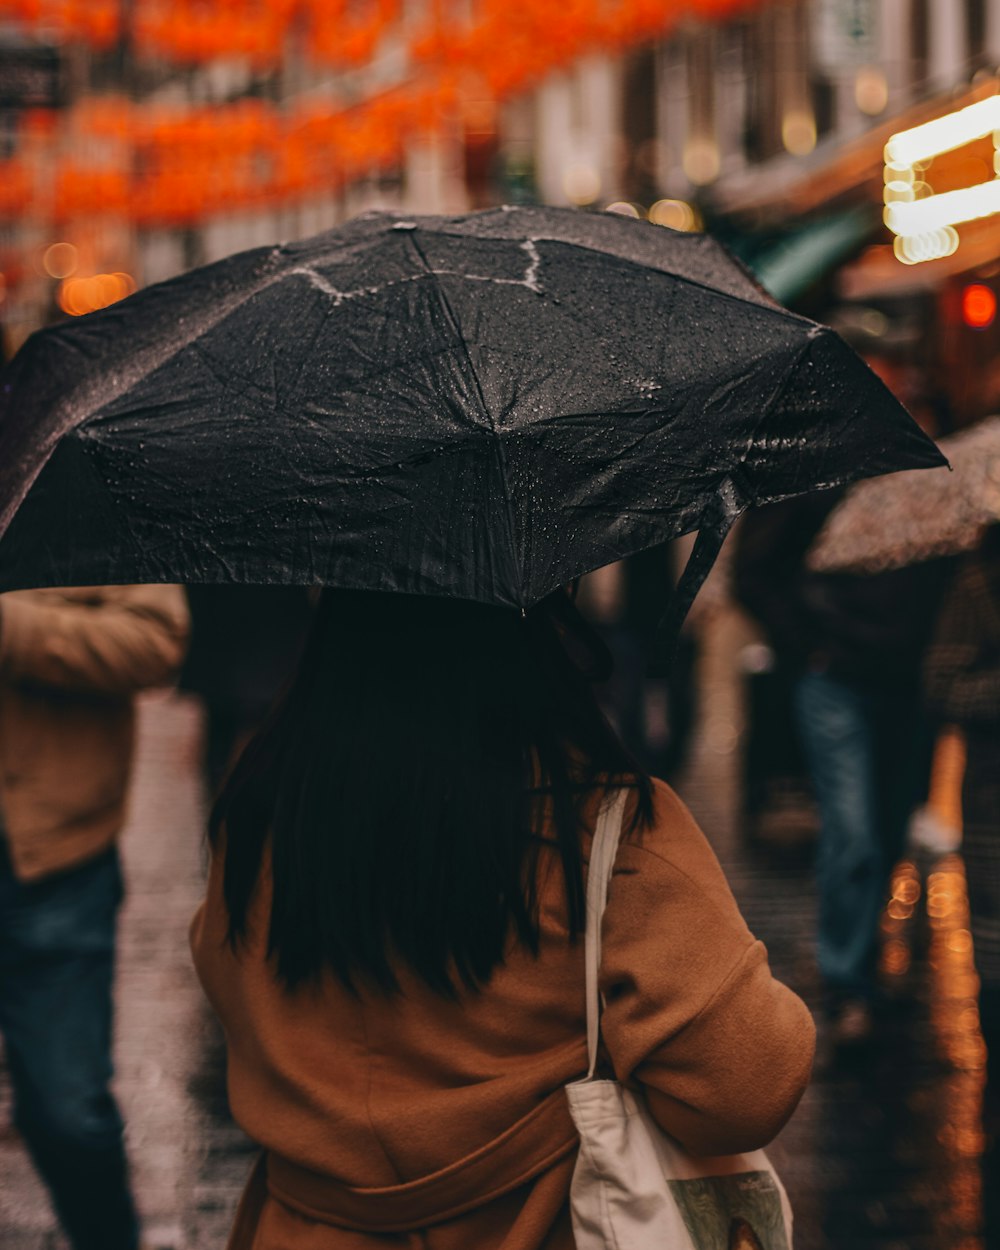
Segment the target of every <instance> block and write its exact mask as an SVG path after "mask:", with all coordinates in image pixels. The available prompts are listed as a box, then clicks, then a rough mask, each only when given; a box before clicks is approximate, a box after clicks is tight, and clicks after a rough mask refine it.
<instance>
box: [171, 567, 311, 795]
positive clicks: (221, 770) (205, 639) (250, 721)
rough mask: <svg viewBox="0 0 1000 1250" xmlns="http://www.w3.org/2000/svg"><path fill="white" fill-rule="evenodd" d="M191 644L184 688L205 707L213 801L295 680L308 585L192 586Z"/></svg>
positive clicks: (206, 763)
mask: <svg viewBox="0 0 1000 1250" xmlns="http://www.w3.org/2000/svg"><path fill="white" fill-rule="evenodd" d="M187 597H188V604H189V607H190V610H191V645H190V647H189V648H188V654H187V659H186V660H185V661H184V668H183V669H182V670H181V675H180V680H179V682H178V685H179V686H180V688H181V689H182V690H187V691H190V692H191V693H192V694H196V695H198V696H199V697H200V698H201V699H202V701H203V703H204V707H205V734H204V745H203V749H202V768H203V771H204V776H205V781H206V785H207V787H208V792H209V794H211V795H212V796H213V797H214V795H215V794H216V793H217V792H218V789H219V786H220V785H221V783H222V780H223V778H224V777H225V775H226V771H227V770H228V768H229V766H230V764H231V763H232V762H233V759H234V757H235V755H236V753H237V752H238V751H239V750H240V748H241V747H242V746H243V745H244V744H245V743H246V742H247V740H248V739H249V737H250V735H251V734H252V733H253V732H254V730H255V729H256V728H257V727H258V726H259V725H260V723H261V722H262V721H263V719H264V717H265V716H266V715H267V713H268V711H269V710H270V708H271V705H272V704H273V702H274V700H275V698H276V697H277V695H278V693H279V692H280V691H281V690H282V688H283V687H284V685H285V683H286V682H287V681H288V680H289V678H290V677H291V674H292V672H293V671H294V668H295V662H296V660H297V659H298V657H299V653H300V651H301V650H302V642H303V639H304V637H305V632H306V628H307V626H308V624H309V619H310V615H311V609H310V606H309V591H308V589H307V588H306V587H304V586H188V587H187Z"/></svg>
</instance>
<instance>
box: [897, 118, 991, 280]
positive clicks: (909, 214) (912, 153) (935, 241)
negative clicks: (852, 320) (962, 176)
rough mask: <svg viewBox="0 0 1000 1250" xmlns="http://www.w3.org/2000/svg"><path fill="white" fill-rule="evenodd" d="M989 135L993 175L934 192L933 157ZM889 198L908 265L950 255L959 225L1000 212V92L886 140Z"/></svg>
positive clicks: (901, 256)
mask: <svg viewBox="0 0 1000 1250" xmlns="http://www.w3.org/2000/svg"><path fill="white" fill-rule="evenodd" d="M990 138H992V140H993V177H992V178H987V180H986V181H984V182H979V183H975V184H973V185H972V186H964V187H958V188H956V189H953V190H948V191H944V192H941V193H939V194H935V192H934V189H933V186H932V185H931V184H930V183H929V182H928V181H927V180H926V178H925V174H926V172H927V166H928V165H929V164H930V162H931V161H933V160H934V158H935V157H938V156H941V155H942V154H944V153H946V152H953V151H954V150H955V149H956V148H961V147H964V146H965V145H966V144H970V143H975V142H976V141H978V140H983V139H990ZM984 172H986V173H988V172H989V170H988V168H987V167H984ZM884 200H885V210H884V214H883V216H884V220H885V224H886V225H887V226H888V227H889V229H890V230H891V231H892V232H893V234H894V235H895V236H896V240H895V244H894V250H895V253H896V256H897V257H898V259H899V260H901V261H902V262H903V263H904V264H907V265H915V264H919V263H920V262H921V261H927V260H937V259H939V258H940V257H942V256H950V255H951V254H952V252H954V251H955V250H956V248H957V247H958V243H959V238H958V232H957V230H956V229H955V227H956V226H957V225H960V224H961V223H963V222H970V221H978V220H980V219H982V218H984V217H991V216H993V215H994V214H995V213H1000V95H994V96H990V97H988V98H987V99H985V100H980V101H979V102H978V103H977V104H971V105H969V107H968V108H964V109H960V110H959V111H958V112H956V113H949V114H947V115H946V116H945V117H939V118H936V119H935V120H934V121H932V122H926V123H925V124H924V125H922V126H915V127H914V128H913V129H912V130H903V131H900V133H899V134H895V135H893V136H892V138H891V139H890V140H889V142H888V143H887V144H886V145H885V194H884Z"/></svg>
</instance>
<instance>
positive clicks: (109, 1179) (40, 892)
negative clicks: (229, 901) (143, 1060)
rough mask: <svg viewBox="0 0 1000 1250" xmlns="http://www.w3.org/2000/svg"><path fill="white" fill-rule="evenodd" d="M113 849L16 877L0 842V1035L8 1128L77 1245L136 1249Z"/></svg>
mask: <svg viewBox="0 0 1000 1250" xmlns="http://www.w3.org/2000/svg"><path fill="white" fill-rule="evenodd" d="M121 899H122V878H121V868H120V866H119V862H118V855H117V852H116V851H110V852H107V853H106V854H103V855H101V856H99V857H98V858H97V859H94V860H91V861H89V862H88V863H86V864H84V865H83V866H82V867H79V868H74V869H71V870H70V871H68V872H65V873H60V874H58V875H56V876H53V877H48V878H45V879H43V880H42V881H39V882H34V883H30V884H25V883H21V882H18V881H17V880H16V879H15V877H14V875H13V872H12V871H11V867H10V863H9V860H8V857H7V853H6V848H4V846H3V842H2V840H0V1032H2V1033H3V1037H4V1043H5V1048H6V1052H7V1061H8V1065H9V1068H10V1077H11V1083H12V1086H13V1092H14V1109H15V1111H14V1113H15V1122H16V1124H17V1127H18V1129H19V1131H20V1133H21V1135H22V1137H23V1138H24V1141H25V1143H26V1144H27V1147H28V1150H29V1151H30V1153H31V1157H32V1159H33V1160H34V1163H35V1166H36V1167H37V1169H38V1171H39V1173H40V1174H41V1176H42V1177H43V1179H44V1180H45V1182H46V1184H47V1185H48V1187H49V1191H50V1192H51V1195H52V1201H53V1204H54V1206H55V1209H56V1212H57V1213H58V1215H59V1219H60V1220H61V1222H62V1225H63V1227H64V1229H65V1231H66V1233H67V1235H68V1236H69V1239H70V1241H71V1243H72V1245H73V1247H74V1250H135V1247H136V1246H137V1244H138V1229H137V1223H136V1215H135V1209H134V1207H133V1203H132V1196H131V1192H130V1190H129V1183H128V1169H127V1165H126V1161H125V1150H124V1145H123V1141H122V1119H121V1115H120V1114H119V1111H118V1107H117V1105H116V1103H115V1100H114V1098H113V1096H112V1094H111V1090H110V1081H111V1074H112V1064H111V1021H112V991H113V968H114V942H115V920H116V916H117V912H118V907H119V904H120V902H121Z"/></svg>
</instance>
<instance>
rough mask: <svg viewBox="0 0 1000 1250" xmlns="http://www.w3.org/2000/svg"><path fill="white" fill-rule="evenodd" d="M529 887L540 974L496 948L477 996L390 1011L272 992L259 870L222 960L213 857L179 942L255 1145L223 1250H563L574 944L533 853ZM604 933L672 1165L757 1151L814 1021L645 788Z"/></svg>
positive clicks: (518, 953) (372, 1001)
mask: <svg viewBox="0 0 1000 1250" xmlns="http://www.w3.org/2000/svg"><path fill="white" fill-rule="evenodd" d="M596 805H597V804H596V799H595V802H594V803H593V804H592V805H591V806H592V808H593V810H592V812H591V821H592V819H593V816H594V815H595V814H596ZM583 843H584V853H585V855H586V854H587V853H588V852H589V846H590V835H589V833H588V834H585V835H584V838H583ZM540 887H541V889H540V897H541V928H542V932H541V951H540V955H539V957H538V958H537V959H535V958H533V957H532V956H531V955H530V954H529V953H527V952H526V951H524V950H521V949H518V948H514V949H512V950H511V952H510V955H509V958H508V960H507V962H506V964H505V965H504V966H503V967H502V968H500V969H498V970H497V972H496V973H495V974H494V976H493V978H492V980H491V981H490V983H489V985H488V986H487V987H486V988H485V990H483V991H482V992H481V993H480V994H478V995H476V994H463V995H462V996H461V998H460V1001H458V1002H456V1003H451V1002H447V1001H444V1000H442V999H441V998H440V997H437V996H435V995H434V994H433V993H431V992H430V991H429V990H428V989H426V988H425V987H424V986H423V985H422V984H421V983H420V982H419V981H417V980H416V979H415V978H414V977H412V976H409V975H407V973H406V972H405V971H404V972H403V973H402V974H401V983H402V987H403V995H402V997H399V998H388V997H382V996H380V995H377V994H374V993H372V994H364V993H363V994H362V995H361V996H360V997H359V998H353V997H352V996H351V995H350V994H348V993H346V992H345V991H344V990H343V989H342V988H341V987H340V985H339V984H338V983H336V982H335V981H334V980H333V979H332V978H331V979H329V980H326V981H324V982H323V983H322V984H321V985H319V986H315V987H313V988H311V989H308V990H306V989H303V990H297V991H296V992H294V993H288V992H287V991H285V990H284V989H283V988H282V986H281V985H280V984H279V983H278V982H277V980H276V979H275V975H274V971H273V967H272V965H271V964H270V963H269V961H268V960H267V959H266V957H265V951H264V946H265V941H266V928H267V916H268V908H269V888H270V887H269V880H268V878H267V873H266V871H265V873H264V874H263V877H262V882H261V886H260V888H259V890H258V896H257V898H256V900H255V905H254V908H253V913H252V921H251V933H250V937H249V941H248V943H247V945H246V947H245V948H243V949H242V953H241V954H239V955H236V954H234V953H233V951H232V949H231V948H230V947H229V946H228V945H227V943H226V939H225V933H226V912H225V906H224V902H223V899H222V894H221V889H222V865H221V862H220V860H219V858H218V857H217V858H216V862H214V863H213V865H212V869H211V875H210V880H209V886H208V895H207V899H206V901H205V903H204V904H203V905H202V907H201V908H200V910H199V912H198V914H197V915H196V916H195V919H194V922H193V925H192V934H191V936H192V949H193V952H194V959H195V964H196V967H197V969H198V973H199V976H200V977H201V980H202V983H203V985H204V987H205V990H206V992H207V994H208V997H209V999H210V1000H211V1002H212V1005H213V1007H214V1008H215V1010H216V1012H217V1014H218V1016H219V1018H220V1019H221V1021H222V1024H223V1026H224V1028H225V1032H226V1040H227V1045H228V1056H229V1092H230V1098H231V1102H232V1107H233V1112H234V1114H235V1116H236V1119H237V1120H238V1121H239V1123H240V1124H241V1125H242V1126H243V1128H244V1129H245V1130H246V1131H247V1133H249V1135H250V1136H251V1137H252V1138H254V1140H256V1141H257V1142H259V1143H260V1144H261V1146H262V1147H263V1150H264V1153H263V1155H262V1156H261V1159H260V1160H259V1161H258V1163H257V1165H256V1166H255V1168H254V1171H253V1173H252V1175H251V1178H250V1181H249V1184H248V1187H247V1190H246V1192H245V1194H244V1198H243V1203H242V1205H241V1209H240V1212H239V1215H238V1217H237V1222H236V1226H235V1227H234V1230H233V1234H232V1238H231V1240H230V1243H229V1246H230V1250H375V1248H376V1247H384V1248H388V1247H406V1248H407V1250H417V1248H418V1247H419V1248H421V1250H470V1248H471V1247H475V1248H476V1250H571V1248H572V1246H573V1237H572V1230H571V1227H570V1221H569V1214H568V1207H567V1195H568V1191H569V1183H570V1177H571V1174H572V1169H573V1164H574V1158H575V1153H576V1147H577V1142H576V1137H575V1132H574V1130H573V1127H572V1124H571V1121H570V1119H569V1114H568V1111H567V1109H566V1102H565V1095H564V1094H563V1090H562V1087H563V1086H564V1085H565V1084H566V1083H567V1082H568V1081H572V1080H574V1079H576V1078H579V1077H580V1076H582V1075H583V1074H584V1072H585V1070H586V1042H585V1027H586V1026H585V1003H584V969H583V944H582V942H579V943H577V944H575V945H573V946H571V945H570V944H569V943H568V941H567V940H566V936H567V928H566V911H565V902H564V898H563V891H562V889H561V888H560V873H559V870H558V867H557V860H556V857H555V855H554V854H552V855H551V856H550V857H549V858H548V859H547V860H546V861H544V862H543V865H542V868H541V871H540ZM603 938H604V950H603V964H602V988H603V992H604V994H605V996H606V1008H605V1011H604V1015H603V1019H602V1031H603V1038H604V1043H605V1045H606V1048H607V1058H608V1063H609V1066H610V1067H613V1069H614V1071H615V1073H616V1074H617V1076H618V1078H619V1079H621V1080H625V1081H633V1082H639V1083H640V1084H641V1085H642V1086H643V1087H644V1089H645V1092H646V1094H647V1096H648V1098H649V1102H650V1105H651V1107H652V1109H653V1111H654V1114H655V1115H656V1116H657V1118H658V1119H659V1121H660V1122H661V1124H662V1125H663V1127H664V1128H665V1129H667V1130H668V1131H669V1132H670V1133H672V1134H673V1135H674V1136H675V1137H676V1138H677V1139H678V1140H680V1141H681V1142H682V1143H683V1144H684V1145H685V1146H687V1147H688V1148H689V1149H690V1150H693V1151H696V1152H698V1153H702V1154H713V1153H714V1154H719V1153H731V1152H734V1151H739V1150H745V1149H750V1148H753V1147H757V1146H760V1145H762V1144H764V1143H766V1142H768V1141H769V1140H770V1139H771V1138H772V1137H773V1136H774V1134H775V1133H777V1131H778V1130H779V1129H780V1128H781V1126H782V1124H783V1123H784V1122H785V1120H786V1119H787V1117H788V1116H789V1115H790V1114H791V1112H792V1110H793V1108H794V1107H795V1105H796V1103H797V1102H798V1100H799V1098H800V1096H801V1094H802V1091H803V1089H804V1088H805V1086H806V1083H807V1081H808V1078H809V1071H810V1066H811V1062H812V1054H813V1040H814V1031H813V1024H812V1020H811V1018H810V1016H809V1013H808V1011H807V1010H806V1008H805V1006H804V1004H803V1003H802V1002H801V1001H800V1000H799V999H798V998H797V997H796V996H795V995H794V994H793V993H792V992H791V991H790V990H788V989H787V988H786V987H785V986H783V985H781V984H780V983H779V982H777V981H775V980H774V979H773V978H772V977H771V974H770V971H769V969H768V965H767V959H766V953H765V951H764V948H763V946H762V945H761V944H760V943H759V942H756V941H755V940H754V938H753V937H752V935H751V934H750V933H749V931H748V930H747V927H746V925H745V924H744V922H743V919H742V917H741V916H740V913H739V911H738V910H737V907H736V903H735V902H734V900H733V897H732V895H731V893H730V891H729V888H728V886H727V884H726V881H725V879H724V877H723V874H722V871H721V869H720V867H719V865H718V863H717V861H716V859H715V856H714V855H713V853H712V851H711V849H710V848H709V846H708V844H707V842H706V841H705V838H704V836H703V835H702V833H701V832H700V830H699V829H698V827H697V826H696V825H695V823H694V821H693V820H692V818H691V816H690V814H689V813H688V811H687V809H686V808H685V807H684V805H683V804H682V803H681V802H680V800H679V799H678V798H677V796H676V795H675V794H674V793H673V792H672V791H671V790H670V789H669V788H668V787H667V786H665V785H663V784H662V783H659V782H658V783H656V790H655V820H654V824H653V826H652V827H651V828H648V829H645V830H643V831H641V832H639V833H636V834H633V835H631V836H630V838H629V841H628V842H627V843H625V844H623V845H622V847H621V849H620V851H619V854H618V859H617V862H616V865H615V875H614V879H613V881H612V885H611V890H610V894H609V900H608V907H607V912H606V914H605V920H604V928H603Z"/></svg>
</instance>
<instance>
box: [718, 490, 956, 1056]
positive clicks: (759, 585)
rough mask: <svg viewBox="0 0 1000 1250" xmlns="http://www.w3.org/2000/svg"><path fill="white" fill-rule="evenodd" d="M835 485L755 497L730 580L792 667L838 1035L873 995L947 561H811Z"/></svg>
mask: <svg viewBox="0 0 1000 1250" xmlns="http://www.w3.org/2000/svg"><path fill="white" fill-rule="evenodd" d="M841 493H842V492H841V491H839V490H832V491H823V492H818V493H816V494H814V495H811V496H806V497H803V498H802V499H798V500H789V501H785V502H782V503H779V504H774V505H771V506H770V507H766V508H761V509H755V510H753V511H751V512H750V513H748V514H747V516H746V517H745V518H744V519H743V522H742V525H741V528H740V530H739V533H738V535H737V553H736V585H737V592H738V595H739V597H740V599H741V601H742V602H743V604H744V605H745V606H746V607H747V609H748V610H749V611H750V612H751V613H752V614H753V616H755V617H756V618H757V620H758V621H759V622H760V624H761V625H762V626H763V628H764V630H765V632H766V634H767V636H768V640H769V642H770V644H771V646H772V648H773V649H774V651H775V654H776V656H777V658H778V661H779V663H781V664H782V665H783V666H785V667H786V668H787V669H788V670H789V671H790V672H791V673H792V675H793V677H792V685H793V708H794V714H795V720H796V725H797V728H798V732H799V735H800V737H801V740H802V744H803V748H804V752H805V756H806V762H807V766H808V768H809V773H810V777H811V780H812V783H813V786H814V788H815V791H816V797H817V801H818V805H819V811H820V833H819V846H818V857H817V865H816V870H817V880H818V887H819V932H818V944H817V945H818V962H819V969H820V974H821V976H822V978H823V984H824V996H825V1001H824V1008H825V1013H826V1016H827V1018H828V1020H829V1023H830V1033H831V1036H832V1039H833V1041H834V1043H835V1044H850V1043H854V1042H860V1041H862V1040H864V1039H866V1038H867V1037H868V1036H869V1035H870V1033H871V1030H872V1024H873V1010H874V1009H876V1008H877V1007H878V1005H879V989H878V985H877V981H876V971H877V960H878V923H879V916H880V913H881V909H882V906H883V903H884V901H885V896H886V890H887V885H888V881H889V877H890V874H891V872H892V868H893V866H894V865H895V863H896V861H897V860H898V859H899V858H900V856H901V854H902V852H903V848H904V845H905V838H906V832H907V826H908V823H909V818H910V814H911V812H912V811H913V809H914V807H915V806H916V804H917V803H918V802H919V801H920V799H921V798H922V797H923V794H924V792H925V790H926V785H927V774H928V769H929V762H930V743H931V740H930V729H929V726H928V724H927V720H926V717H925V716H924V715H923V706H922V699H921V694H920V664H921V660H922V657H923V654H924V650H925V647H926V644H927V640H928V638H929V635H930V631H931V628H932V626H933V621H934V617H935V615H936V612H937V608H938V604H939V602H940V597H941V594H942V592H943V589H944V585H945V582H946V579H947V575H948V570H949V565H948V563H947V562H946V561H941V560H931V561H926V562H925V563H922V564H916V565H911V566H909V567H905V568H901V569H895V570H892V571H891V572H886V573H879V574H870V575H868V574H866V575H855V574H846V573H837V574H832V573H816V572H812V571H811V570H809V569H808V568H807V567H806V565H805V558H806V554H807V552H808V549H809V547H810V544H811V543H812V541H813V539H814V538H815V536H816V534H817V533H818V531H819V529H820V528H821V526H822V525H823V523H824V521H825V520H826V518H827V516H828V515H829V513H830V511H831V510H832V508H833V507H834V506H835V505H836V504H837V502H838V501H839V499H840V498H841Z"/></svg>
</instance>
